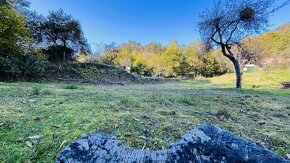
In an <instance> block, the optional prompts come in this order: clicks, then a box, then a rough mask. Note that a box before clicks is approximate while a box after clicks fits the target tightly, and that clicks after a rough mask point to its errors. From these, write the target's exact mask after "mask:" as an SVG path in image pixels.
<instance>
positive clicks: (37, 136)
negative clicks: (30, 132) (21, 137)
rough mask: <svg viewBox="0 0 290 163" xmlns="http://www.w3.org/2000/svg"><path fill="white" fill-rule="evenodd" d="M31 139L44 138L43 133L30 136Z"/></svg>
mask: <svg viewBox="0 0 290 163" xmlns="http://www.w3.org/2000/svg"><path fill="white" fill-rule="evenodd" d="M28 138H29V139H41V138H43V135H35V136H29V137H28Z"/></svg>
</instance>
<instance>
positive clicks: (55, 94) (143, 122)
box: [0, 70, 290, 162]
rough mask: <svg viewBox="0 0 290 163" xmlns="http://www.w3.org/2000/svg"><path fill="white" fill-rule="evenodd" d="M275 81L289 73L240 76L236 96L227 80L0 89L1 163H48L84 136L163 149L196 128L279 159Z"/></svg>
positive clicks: (284, 115)
mask: <svg viewBox="0 0 290 163" xmlns="http://www.w3.org/2000/svg"><path fill="white" fill-rule="evenodd" d="M282 81H290V72H289V71H288V70H283V71H282V70H281V71H275V72H258V73H249V74H245V79H244V83H245V89H243V90H236V89H232V88H231V87H233V86H234V83H233V82H234V75H233V74H228V75H225V76H222V77H217V78H212V79H204V80H190V81H182V82H175V83H167V84H152V85H150V84H146V85H128V86H112V85H109V86H101V85H77V84H58V83H23V82H20V83H0V151H1V152H0V162H17V161H18V162H30V161H32V162H55V160H56V158H57V154H58V153H59V152H60V151H61V150H62V149H63V148H64V147H65V146H66V145H68V144H70V143H72V142H74V141H75V140H77V139H79V138H81V137H83V136H85V135H87V134H101V133H104V134H110V135H113V136H115V137H117V138H118V139H119V140H121V141H122V142H124V143H126V144H127V145H128V146H130V147H135V148H140V149H151V150H158V149H164V148H168V147H169V146H170V144H171V143H173V142H174V141H176V140H178V139H180V138H181V137H182V135H183V134H185V133H187V132H188V131H189V130H191V129H193V128H195V127H196V126H198V125H201V124H203V123H209V124H213V125H216V126H219V127H222V128H224V129H226V130H229V131H230V132H233V133H235V134H237V135H238V136H241V137H243V138H246V139H247V140H250V141H252V142H254V143H256V144H258V145H259V146H263V147H266V148H268V149H271V150H274V151H275V152H277V153H279V154H280V155H283V156H285V155H286V154H287V153H290V90H282V89H280V87H281V85H280V83H281V82H282ZM246 83H247V84H246ZM33 136H35V137H33ZM29 137H31V138H34V139H31V138H29Z"/></svg>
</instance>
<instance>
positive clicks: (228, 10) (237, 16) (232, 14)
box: [199, 0, 289, 88]
mask: <svg viewBox="0 0 290 163" xmlns="http://www.w3.org/2000/svg"><path fill="white" fill-rule="evenodd" d="M274 2H275V0H234V1H233V0H223V1H222V0H220V1H219V2H218V3H217V4H216V5H215V6H214V7H213V8H212V9H211V10H207V11H206V12H204V13H202V14H201V15H200V18H201V21H200V22H199V29H200V33H201V36H202V39H203V40H204V42H205V43H206V44H207V45H208V46H210V47H218V48H221V51H222V53H223V55H224V56H225V57H227V58H228V59H229V60H230V61H231V62H232V63H233V65H234V68H235V72H236V88H242V72H241V67H240V63H239V60H238V57H237V55H235V54H234V53H233V51H232V47H233V46H236V45H239V43H240V42H241V40H243V39H244V38H246V37H247V36H249V35H253V34H257V33H261V32H262V31H264V30H265V29H266V27H268V19H269V16H270V14H271V13H273V12H275V11H276V10H277V9H279V8H280V7H282V6H284V5H287V4H288V3H289V0H288V1H287V2H285V3H284V4H282V5H281V6H278V7H274V6H273V4H274Z"/></svg>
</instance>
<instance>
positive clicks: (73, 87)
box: [64, 84, 78, 89]
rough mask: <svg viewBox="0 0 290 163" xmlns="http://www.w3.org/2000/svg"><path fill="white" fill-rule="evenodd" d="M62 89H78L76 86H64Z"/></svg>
mask: <svg viewBox="0 0 290 163" xmlns="http://www.w3.org/2000/svg"><path fill="white" fill-rule="evenodd" d="M64 89H78V86H76V85H72V84H71V85H66V86H65V87H64Z"/></svg>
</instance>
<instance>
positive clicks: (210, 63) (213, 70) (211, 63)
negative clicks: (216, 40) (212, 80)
mask: <svg viewBox="0 0 290 163" xmlns="http://www.w3.org/2000/svg"><path fill="white" fill-rule="evenodd" d="M227 71H228V70H227V68H225V67H224V66H222V65H221V64H220V63H219V62H218V61H217V59H216V58H215V57H213V56H209V57H205V58H203V59H202V66H201V68H200V69H199V72H200V74H201V75H202V76H204V77H214V76H218V75H223V74H225V73H226V72H227Z"/></svg>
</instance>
